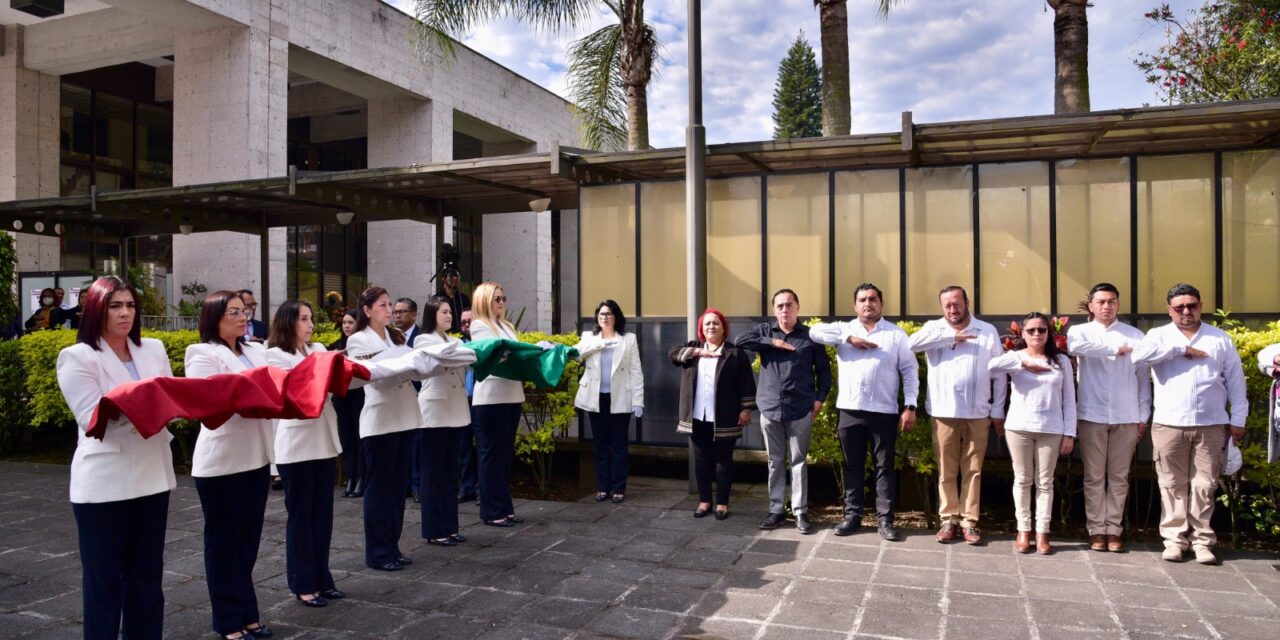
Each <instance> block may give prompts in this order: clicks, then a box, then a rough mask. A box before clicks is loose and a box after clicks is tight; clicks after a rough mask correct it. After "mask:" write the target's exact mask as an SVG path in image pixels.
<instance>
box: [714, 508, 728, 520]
mask: <svg viewBox="0 0 1280 640" xmlns="http://www.w3.org/2000/svg"><path fill="white" fill-rule="evenodd" d="M728 519H729V510H728V509H725V510H724V511H721V510H719V509H716V520H728Z"/></svg>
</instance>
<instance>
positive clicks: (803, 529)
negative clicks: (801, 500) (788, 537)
mask: <svg viewBox="0 0 1280 640" xmlns="http://www.w3.org/2000/svg"><path fill="white" fill-rule="evenodd" d="M796 531H799V532H800V533H804V534H809V533H813V524H811V523H810V522H809V515H808V514H806V513H797V514H796Z"/></svg>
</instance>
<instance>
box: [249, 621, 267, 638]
mask: <svg viewBox="0 0 1280 640" xmlns="http://www.w3.org/2000/svg"><path fill="white" fill-rule="evenodd" d="M244 632H245V633H247V634H249V635H251V636H253V637H255V638H270V637H271V636H273V635H275V634H274V633H272V631H271V627H268V626H267V625H265V624H259V625H258V626H256V627H254V628H252V629H250V628H249V627H245V628H244Z"/></svg>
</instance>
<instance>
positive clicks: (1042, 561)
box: [1018, 555, 1093, 580]
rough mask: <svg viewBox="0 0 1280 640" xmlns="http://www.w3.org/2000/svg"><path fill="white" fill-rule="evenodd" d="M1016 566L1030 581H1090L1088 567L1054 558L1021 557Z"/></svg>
mask: <svg viewBox="0 0 1280 640" xmlns="http://www.w3.org/2000/svg"><path fill="white" fill-rule="evenodd" d="M1018 566H1019V567H1020V568H1021V569H1022V574H1023V575H1025V576H1027V579H1028V580H1030V579H1031V578H1033V577H1038V578H1058V579H1062V580H1092V579H1093V572H1092V571H1091V570H1090V568H1089V565H1087V564H1085V563H1083V562H1079V561H1075V560H1067V559H1065V558H1058V557H1054V556H1038V557H1037V556H1034V555H1031V556H1022V557H1021V558H1019V562H1018Z"/></svg>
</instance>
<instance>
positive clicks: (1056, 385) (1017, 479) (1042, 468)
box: [988, 312, 1076, 554]
mask: <svg viewBox="0 0 1280 640" xmlns="http://www.w3.org/2000/svg"><path fill="white" fill-rule="evenodd" d="M988 366H989V369H990V370H991V372H992V373H1002V374H1007V375H1008V376H1009V379H1010V382H1011V387H1010V394H1009V397H1010V402H1009V413H1008V417H1007V418H1006V419H1005V423H1004V427H1003V431H1004V433H1003V435H1004V437H1005V441H1006V442H1008V444H1009V457H1010V458H1012V459H1013V506H1014V511H1015V513H1016V515H1017V519H1018V537H1017V539H1016V540H1015V541H1014V543H1013V544H1014V548H1015V549H1016V550H1017V551H1018V552H1019V553H1030V552H1031V527H1032V513H1031V485H1032V484H1035V487H1036V505H1035V522H1034V524H1035V532H1036V540H1035V548H1036V551H1037V552H1038V553H1041V554H1048V553H1049V552H1050V551H1052V548H1051V547H1050V545H1049V523H1050V522H1051V521H1052V518H1053V470H1054V467H1056V466H1057V463H1058V456H1060V455H1063V456H1066V455H1071V449H1072V448H1073V447H1074V446H1075V437H1076V388H1075V375H1074V374H1072V371H1071V359H1070V358H1068V357H1067V355H1066V354H1065V353H1062V352H1061V351H1060V350H1059V349H1058V344H1057V341H1056V339H1055V336H1054V331H1053V324H1052V323H1051V322H1050V321H1049V318H1047V317H1045V315H1044V314H1042V313H1037V312H1032V313H1029V314H1027V316H1026V318H1024V319H1023V321H1022V336H1021V337H1020V338H1019V339H1018V342H1017V344H1016V345H1015V349H1014V350H1013V351H1009V352H1008V353H1005V354H1004V355H1002V356H1000V357H998V358H996V359H994V360H992V361H991V363H990V364H989V365H988ZM996 430H997V432H999V431H1000V430H1001V427H996Z"/></svg>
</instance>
